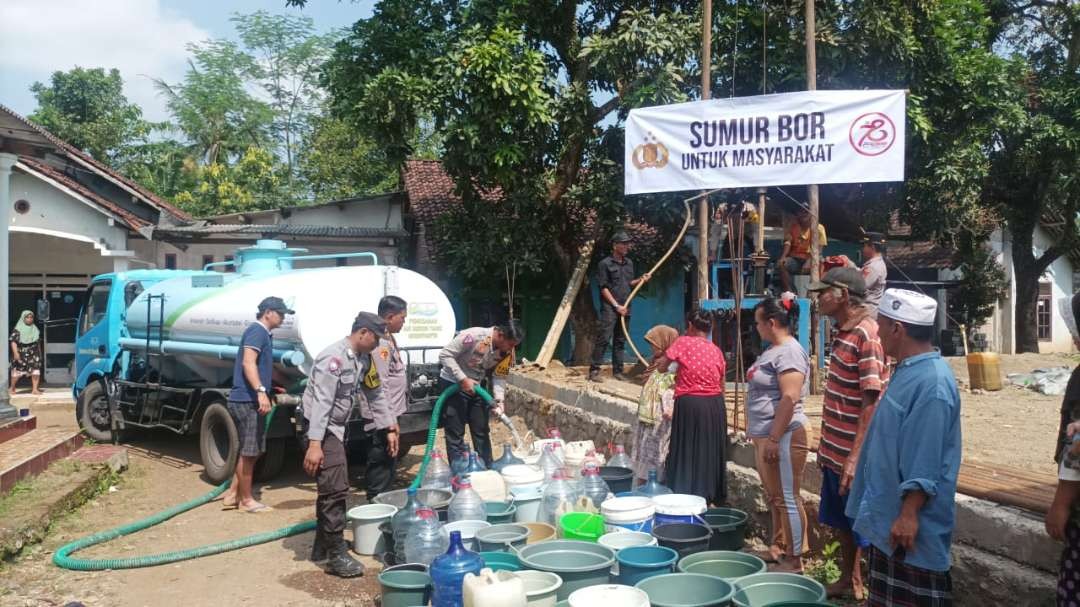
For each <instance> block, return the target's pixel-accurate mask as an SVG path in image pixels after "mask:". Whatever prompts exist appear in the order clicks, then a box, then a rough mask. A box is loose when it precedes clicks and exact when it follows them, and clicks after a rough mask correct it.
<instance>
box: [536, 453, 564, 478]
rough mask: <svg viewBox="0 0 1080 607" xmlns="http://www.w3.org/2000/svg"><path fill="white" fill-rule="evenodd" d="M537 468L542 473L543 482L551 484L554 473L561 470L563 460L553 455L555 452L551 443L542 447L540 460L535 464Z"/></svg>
mask: <svg viewBox="0 0 1080 607" xmlns="http://www.w3.org/2000/svg"><path fill="white" fill-rule="evenodd" d="M536 465H537V467H539V468H540V469H541V470H543V471H544V482H545V483H548V482H551V477H552V475H553V474H555V472H556V471H560V470H562V469H563V460H562V459H561V458H560V457H558V456H557V455H555V450H554V449H553V448H552V446H551V443H547V444H545V445H544V452H543V453H541V454H540V459H539V460H538V461H537V462H536Z"/></svg>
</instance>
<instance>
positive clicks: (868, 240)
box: [862, 230, 885, 246]
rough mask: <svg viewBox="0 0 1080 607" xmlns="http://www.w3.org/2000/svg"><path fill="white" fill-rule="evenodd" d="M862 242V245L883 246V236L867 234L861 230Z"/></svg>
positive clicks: (879, 233)
mask: <svg viewBox="0 0 1080 607" xmlns="http://www.w3.org/2000/svg"><path fill="white" fill-rule="evenodd" d="M862 242H863V243H864V244H876V245H878V246H884V245H885V235H884V234H882V233H881V232H867V231H866V230H863V235H862Z"/></svg>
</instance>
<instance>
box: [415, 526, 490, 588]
mask: <svg viewBox="0 0 1080 607" xmlns="http://www.w3.org/2000/svg"><path fill="white" fill-rule="evenodd" d="M448 543H449V544H450V547H449V548H448V549H447V550H446V553H445V554H441V555H439V556H438V558H436V559H434V560H433V561H432V563H431V569H430V570H429V573H430V575H431V584H432V592H431V605H432V607H462V604H463V602H464V601H463V597H462V584H463V583H464V582H465V575H466V574H468V573H472V574H473V575H476V574H479V573H480V570H481V569H483V568H484V559H482V558H480V555H479V554H477V553H475V552H472V551H470V550H466V549H465V546H464V545H462V543H461V534H460V533H458V532H457V531H455V532H453V533H451V534H450V540H449V542H448Z"/></svg>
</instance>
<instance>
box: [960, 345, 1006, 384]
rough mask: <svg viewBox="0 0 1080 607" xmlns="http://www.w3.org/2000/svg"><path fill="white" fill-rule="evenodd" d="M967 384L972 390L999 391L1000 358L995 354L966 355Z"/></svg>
mask: <svg viewBox="0 0 1080 607" xmlns="http://www.w3.org/2000/svg"><path fill="white" fill-rule="evenodd" d="M965 358H966V359H967V368H968V383H969V384H971V387H972V389H978V390H1000V389H1001V388H1002V384H1001V357H1000V356H998V355H997V353H996V352H972V353H971V354H968V355H967V356H966V357H965Z"/></svg>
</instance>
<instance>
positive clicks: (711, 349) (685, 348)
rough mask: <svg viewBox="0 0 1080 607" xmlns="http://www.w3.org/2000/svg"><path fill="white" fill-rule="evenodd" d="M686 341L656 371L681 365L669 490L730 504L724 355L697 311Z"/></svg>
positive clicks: (709, 324) (707, 320)
mask: <svg viewBox="0 0 1080 607" xmlns="http://www.w3.org/2000/svg"><path fill="white" fill-rule="evenodd" d="M686 324H687V327H686V335H684V336H682V337H680V338H678V339H676V340H675V343H673V344H671V346H670V347H669V348H668V349H667V352H666V353H665V354H664V356H663V358H661V359H660V361H658V365H657V366H658V367H659V368H661V369H664V368H667V366H668V365H669V364H670V363H672V362H675V363H678V370H677V371H676V372H675V412H674V416H673V419H672V422H671V447H670V450H669V452H668V458H667V473H666V475H665V477H666V479H667V484H668V486H669V487H671V490H672V491H674V492H675V493H689V494H693V495H698V496H701V497H703V498H705V499H706V500H707V501H708V502H709V503H711V504H721V503H723V502H725V501H726V500H727V483H726V480H725V477H726V473H727V411H726V409H725V407H724V372H725V369H726V364H725V362H724V354H723V352H721V351H720V348H717V347H716V346H715V345H714V344H713V343H712V341H710V340H709V335H710V334H711V333H712V318H711V317H710V316H709V315H708V314H707V313H706V312H703V311H701V310H695V311H694V312H693V313H691V314H690V317H689V318H688V319H687V323H686Z"/></svg>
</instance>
